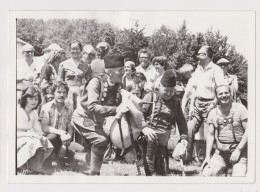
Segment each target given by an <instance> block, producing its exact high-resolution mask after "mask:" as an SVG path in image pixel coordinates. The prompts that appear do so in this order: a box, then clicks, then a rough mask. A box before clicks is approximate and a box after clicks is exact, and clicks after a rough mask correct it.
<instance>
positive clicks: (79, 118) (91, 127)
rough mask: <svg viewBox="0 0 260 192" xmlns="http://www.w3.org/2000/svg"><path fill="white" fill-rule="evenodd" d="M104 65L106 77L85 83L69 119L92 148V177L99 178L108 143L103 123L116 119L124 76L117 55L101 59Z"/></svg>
mask: <svg viewBox="0 0 260 192" xmlns="http://www.w3.org/2000/svg"><path fill="white" fill-rule="evenodd" d="M104 62H105V72H106V73H105V74H101V75H97V76H94V77H92V78H91V79H90V80H89V81H88V82H87V83H86V85H85V87H84V90H83V94H82V96H81V99H80V105H79V106H78V107H77V109H76V110H75V111H74V114H73V118H72V121H73V123H74V126H75V129H76V130H78V131H79V132H80V133H81V135H82V136H83V137H84V138H85V141H86V142H87V143H90V145H91V154H90V159H91V160H90V174H91V175H100V169H101V165H102V162H103V156H104V153H105V151H106V148H107V145H108V143H109V141H108V138H107V135H106V134H105V132H104V130H103V123H104V120H105V117H108V116H114V115H116V112H117V106H118V104H119V103H120V94H119V89H120V88H121V82H122V77H123V74H124V58H123V57H122V56H121V55H120V54H108V55H106V56H105V57H104ZM86 159H87V158H86Z"/></svg>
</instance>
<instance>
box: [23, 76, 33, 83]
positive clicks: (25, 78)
mask: <svg viewBox="0 0 260 192" xmlns="http://www.w3.org/2000/svg"><path fill="white" fill-rule="evenodd" d="M33 79H34V77H33V76H28V77H24V79H23V80H25V81H30V82H32V81H33Z"/></svg>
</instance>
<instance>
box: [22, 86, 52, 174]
mask: <svg viewBox="0 0 260 192" xmlns="http://www.w3.org/2000/svg"><path fill="white" fill-rule="evenodd" d="M19 103H20V106H19V107H18V108H17V169H20V170H23V169H29V170H31V171H34V172H37V173H43V174H48V171H46V170H44V169H42V164H43V162H44V160H45V159H46V158H47V157H48V156H49V155H50V154H51V152H52V150H53V146H52V144H51V143H50V141H49V140H48V139H47V138H46V137H43V136H42V130H41V126H40V123H39V121H38V114H37V111H36V110H35V109H36V108H37V107H38V106H39V104H40V103H41V96H40V92H39V91H38V89H37V88H35V87H28V88H27V89H25V90H24V91H23V93H22V96H21V98H20V100H19Z"/></svg>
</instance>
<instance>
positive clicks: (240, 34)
mask: <svg viewBox="0 0 260 192" xmlns="http://www.w3.org/2000/svg"><path fill="white" fill-rule="evenodd" d="M18 15H19V14H18ZM20 15H21V17H25V18H26V17H28V18H32V16H33V18H41V19H44V20H47V19H52V18H87V19H97V20H98V21H99V22H109V23H111V24H113V25H114V26H116V27H118V28H121V29H124V28H131V27H132V26H133V24H134V22H135V21H137V20H138V21H139V24H140V26H141V27H145V35H151V34H152V32H153V31H154V30H156V29H159V28H160V27H161V26H162V25H166V26H168V27H170V28H172V29H178V28H179V27H180V26H181V25H182V23H183V21H184V20H185V21H186V24H187V29H188V30H189V32H191V33H197V32H202V33H205V32H206V31H207V30H208V29H211V28H212V29H213V31H218V30H219V31H220V33H221V34H222V35H225V36H227V37H228V43H229V44H232V45H234V46H235V47H236V49H237V51H238V52H239V53H240V54H242V55H243V56H245V58H246V59H247V60H249V59H250V58H252V57H254V47H255V12H253V11H72V12H65V11H56V12H55V11H52V12H46V11H45V12H44V11H38V12H37V13H36V12H33V11H32V12H22V11H21V12H20Z"/></svg>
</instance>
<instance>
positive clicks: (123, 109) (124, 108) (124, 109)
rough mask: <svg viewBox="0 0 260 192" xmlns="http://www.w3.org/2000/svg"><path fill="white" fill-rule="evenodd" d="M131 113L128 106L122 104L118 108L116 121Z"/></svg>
mask: <svg viewBox="0 0 260 192" xmlns="http://www.w3.org/2000/svg"><path fill="white" fill-rule="evenodd" d="M127 111H129V108H128V106H127V104H121V105H120V106H118V107H117V108H116V119H121V118H122V116H123V114H124V113H126V112H127Z"/></svg>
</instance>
